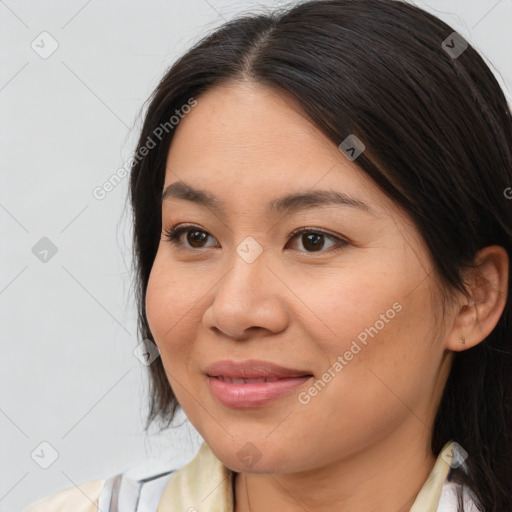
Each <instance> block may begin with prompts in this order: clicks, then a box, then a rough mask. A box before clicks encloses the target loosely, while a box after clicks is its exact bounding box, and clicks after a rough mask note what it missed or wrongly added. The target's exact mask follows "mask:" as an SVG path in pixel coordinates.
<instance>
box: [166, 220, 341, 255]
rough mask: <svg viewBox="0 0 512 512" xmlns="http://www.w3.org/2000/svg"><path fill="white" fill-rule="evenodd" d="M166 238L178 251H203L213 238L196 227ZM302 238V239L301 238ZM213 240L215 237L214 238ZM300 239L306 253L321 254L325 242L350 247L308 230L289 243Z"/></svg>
mask: <svg viewBox="0 0 512 512" xmlns="http://www.w3.org/2000/svg"><path fill="white" fill-rule="evenodd" d="M164 234H165V236H166V237H167V238H168V241H169V242H171V243H172V244H173V245H174V246H175V247H176V248H178V249H191V250H193V249H203V248H210V247H212V246H205V245H202V243H203V242H204V241H206V240H208V237H209V236H211V235H210V234H209V233H208V232H207V231H204V230H202V229H198V228H196V227H194V226H182V227H175V228H172V229H170V230H164ZM183 234H186V235H187V236H186V237H185V239H186V241H187V243H188V244H190V245H185V244H184V243H183V241H182V240H181V238H182V235H183ZM299 237H300V238H299ZM212 238H213V237H212ZM294 239H298V240H300V241H301V242H302V246H303V247H304V248H305V249H306V252H319V251H322V250H323V249H325V240H326V239H329V240H331V241H333V243H332V245H331V247H336V248H342V247H344V246H346V245H348V242H347V241H345V240H343V239H342V238H339V237H337V236H334V235H331V234H328V233H324V232H323V231H321V230H318V229H314V228H308V229H300V230H297V231H294V232H293V233H292V234H291V235H290V236H289V237H288V242H290V241H291V240H294Z"/></svg>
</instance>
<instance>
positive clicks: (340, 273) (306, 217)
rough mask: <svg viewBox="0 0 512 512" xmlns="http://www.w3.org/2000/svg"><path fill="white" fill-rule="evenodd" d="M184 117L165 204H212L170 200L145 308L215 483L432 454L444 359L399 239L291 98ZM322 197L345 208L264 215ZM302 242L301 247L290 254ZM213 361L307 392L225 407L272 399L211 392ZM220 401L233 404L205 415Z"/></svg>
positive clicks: (392, 217)
mask: <svg viewBox="0 0 512 512" xmlns="http://www.w3.org/2000/svg"><path fill="white" fill-rule="evenodd" d="M197 101H198V103H197V106H195V107H194V108H193V109H192V110H191V112H190V113H189V114H187V115H186V116H185V117H184V119H183V120H182V121H181V122H180V124H179V126H178V127H177V128H176V133H175V135H174V139H173V141H172V145H171V148H170V151H169V155H168V160H167V168H166V176H165V185H164V190H166V189H167V187H169V186H170V185H172V184H181V185H185V184H186V185H187V186H188V187H191V188H193V189H200V190H201V191H203V192H205V193H206V194H208V195H209V196H211V197H213V196H214V197H215V205H213V204H209V205H205V204H202V203H201V202H200V201H199V200H197V197H198V196H194V195H193V194H188V196H187V197H177V196H178V195H179V194H177V193H169V195H168V197H167V199H166V200H165V201H164V202H163V206H162V224H163V232H162V237H161V240H160V245H159V247H158V252H157V255H156V258H155V261H154V265H153V268H152V271H151V275H150V279H149V284H148V289H147V297H146V307H147V318H148V322H149V325H150V328H151V332H152V334H153V336H154V339H155V341H156V344H157V346H158V348H159V350H160V354H161V358H162V363H163V365H164V368H165V371H166V374H167V377H168V379H169V382H170V384H171V386H172V388H173V391H174V393H175V395H176V397H177V399H178V401H179V402H180V404H181V406H182V408H183V410H184V411H185V413H186V415H187V416H188V418H189V419H190V421H191V422H192V424H193V425H194V427H195V428H196V429H197V431H198V432H199V433H200V435H201V436H202V437H203V438H204V439H205V441H206V442H207V443H208V445H209V446H210V447H211V449H212V450H213V452H214V453H215V454H216V455H217V457H218V458H220V459H221V460H222V461H223V462H224V463H225V464H226V465H227V466H228V467H230V468H231V469H233V470H234V471H240V472H252V473H263V472H277V473H286V472H296V471H301V470H303V471H306V470H308V469H313V468H319V467H321V466H325V465H328V464H329V463H333V462H335V461H337V460H340V459H342V458H344V457H349V456H350V455H352V454H355V453H357V452H361V451H362V450H365V449H366V448H368V447H370V446H372V445H373V446H374V445H376V444H378V443H383V442H385V441H386V440H387V441H390V443H389V446H391V445H393V446H395V447H396V442H398V443H399V444H400V443H402V446H411V445H412V444H414V443H415V444H416V445H417V444H418V443H419V444H420V445H421V446H422V447H424V446H428V440H429V436H430V429H431V424H432V421H433V418H434V415H435V411H436V408H437V405H438V400H439V398H440V396H441V393H442V389H443V387H444V384H445V380H446V377H447V375H448V371H449V366H450V362H451V359H450V357H449V356H450V355H451V353H450V352H448V351H446V350H445V346H444V338H445V336H444V334H443V333H445V331H444V330H443V328H442V326H439V325H438V323H436V322H435V319H436V315H437V314H439V311H438V309H436V308H437V307H438V306H437V302H436V301H435V300H433V295H432V293H431V288H432V287H433V286H434V284H435V283H434V274H432V262H431V260H430V258H429V257H428V255H427V251H426V247H425V245H424V244H423V242H422V240H421V238H420V237H419V234H418V232H417V231H416V229H415V227H414V225H413V224H412V222H411V221H410V220H409V219H408V217H406V216H405V214H404V213H403V212H402V211H401V210H400V209H399V208H398V207H397V206H396V205H395V204H394V203H393V202H392V201H390V200H389V199H388V198H387V197H386V196H385V195H384V194H383V193H382V192H381V191H380V190H379V189H378V188H377V186H376V185H375V184H374V183H373V182H372V181H370V180H369V179H368V178H366V176H365V175H364V174H363V173H362V171H360V170H358V168H357V167H356V163H357V159H356V160H355V161H350V160H349V158H347V156H346V155H345V154H344V153H342V152H341V150H340V149H339V148H338V146H337V145H336V144H334V143H332V142H331V141H329V140H328V139H327V138H326V137H325V136H324V135H322V134H321V133H320V132H319V131H318V130H317V129H316V128H315V127H314V126H313V125H312V124H311V123H310V122H309V121H308V120H306V118H305V117H304V116H303V115H301V114H300V113H299V110H298V108H297V107H295V105H294V103H293V100H291V99H290V98H288V97H285V96H282V95H281V94H279V93H278V92H276V91H274V90H272V89H269V88H265V87H263V86H255V85H251V86H250V85H243V86H242V85H240V84H231V85H228V86H222V87H217V88H215V89H212V90H210V91H208V92H207V93H205V94H204V95H203V96H201V97H200V98H197ZM346 135H347V136H348V135H349V134H348V133H347V134H346ZM341 142H342V141H341V140H340V143H341ZM369 149H370V148H369V147H367V149H366V151H369ZM321 192H322V193H325V192H330V193H331V194H332V193H336V194H339V196H338V199H339V198H341V197H345V199H347V198H350V199H351V200H352V202H351V201H350V200H346V201H344V202H343V201H339V202H335V201H330V202H328V201H325V196H317V197H316V199H317V200H316V201H315V197H313V196H312V197H310V198H307V197H304V198H302V199H296V200H288V201H282V202H281V203H280V208H274V209H269V205H270V203H271V202H273V201H277V200H279V199H281V198H283V197H285V196H288V195H291V194H301V195H302V194H304V195H307V196H309V195H310V194H320V193H321ZM181 195H182V196H183V194H181ZM322 197H323V199H322ZM332 197H334V196H332ZM319 198H320V199H319ZM361 204H365V205H366V207H365V206H361ZM178 224H179V225H183V224H187V225H188V229H189V231H188V232H183V233H181V235H179V236H178V238H177V240H176V241H177V242H180V244H179V245H173V244H172V243H171V242H170V241H169V240H168V239H167V238H166V236H165V234H164V230H168V229H169V228H170V227H171V226H175V225H178ZM302 228H307V229H309V230H311V231H312V232H313V233H309V234H308V233H298V234H296V235H294V236H293V237H292V238H290V235H291V234H292V233H293V232H294V231H297V230H299V229H302ZM221 360H231V361H233V362H234V363H235V365H238V366H237V367H238V368H240V366H239V363H241V362H243V361H247V360H262V361H265V362H271V363H275V364H277V365H280V366H283V367H287V368H295V369H300V370H303V372H302V373H303V374H309V375H312V376H311V377H309V378H303V379H295V380H293V381H292V380H288V381H281V384H282V383H283V382H285V386H284V387H285V388H286V386H287V385H288V384H290V386H291V387H292V389H288V388H286V389H288V391H286V392H284V393H283V394H280V395H277V396H274V397H273V399H271V400H263V399H262V400H258V397H261V396H262V394H261V393H259V392H257V391H256V392H255V393H252V391H251V392H250V393H247V396H248V399H247V400H246V401H243V400H239V401H237V400H236V396H240V395H241V394H243V393H244V391H243V389H242V386H251V388H252V390H254V389H255V388H256V387H258V386H259V387H260V388H262V387H264V386H267V388H268V389H276V386H277V385H276V383H273V384H272V383H270V384H269V383H267V384H265V383H260V384H254V383H253V384H250V383H245V384H244V383H241V384H229V383H224V384H222V383H221V384H219V382H218V381H219V379H217V382H214V379H213V378H211V377H208V375H207V370H206V369H207V367H208V366H209V365H211V364H212V363H215V362H217V361H221ZM212 382H213V384H214V385H215V384H216V386H214V387H212V386H211V384H212ZM220 387H223V388H227V387H229V388H230V389H232V390H233V389H234V391H233V394H234V395H235V398H233V396H232V395H231V399H230V400H231V401H228V399H227V398H224V399H223V398H222V397H220V398H218V397H217V395H216V394H214V392H213V391H212V390H213V389H218V388H220ZM246 389H249V388H246ZM262 393H263V395H264V393H265V391H263V392H262ZM233 400H234V401H233ZM392 439H394V440H395V443H394V444H393V443H392V442H391V440H392ZM247 443H250V444H247ZM383 453H384V452H383ZM247 454H248V458H244V455H247ZM251 458H252V459H251ZM251 460H252V462H251ZM248 461H249V462H248ZM255 461H256V462H255Z"/></svg>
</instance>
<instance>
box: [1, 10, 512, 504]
mask: <svg viewBox="0 0 512 512" xmlns="http://www.w3.org/2000/svg"><path fill="white" fill-rule="evenodd" d="M284 3H285V2H277V1H274V2H272V1H271V0H268V1H266V2H258V3H256V2H248V1H246V2H238V1H231V2H230V1H227V0H187V1H178V0H170V1H169V0H168V1H163V0H158V1H155V0H153V1H152V2H143V1H142V0H138V1H133V0H132V1H129V2H127V1H124V2H122V1H119V0H117V1H114V0H109V1H102V2H101V1H99V0H89V1H86V0H72V1H66V2H64V1H45V2H36V1H27V0H26V1H23V0H7V1H5V2H4V1H0V23H1V27H0V34H1V35H0V38H1V44H0V55H1V63H2V64H1V66H0V144H1V146H0V169H1V174H0V176H1V178H0V179H1V182H0V222H1V235H2V240H1V243H0V247H1V249H0V255H1V267H0V268H1V274H0V312H1V318H0V325H1V336H2V337H1V342H2V348H1V359H0V432H1V436H0V453H1V455H0V461H1V464H0V512H6V511H15V510H23V509H24V507H26V506H27V505H28V504H29V503H32V502H33V501H34V500H36V499H39V498H40V497H42V496H46V495H48V494H51V493H53V492H56V491H57V490H60V489H63V488H66V487H69V486H73V484H78V483H81V482H84V481H86V480H91V479H97V478H107V477H109V476H111V475H113V474H115V473H117V472H119V471H122V470H124V469H126V468H127V467H128V466H131V465H132V464H137V463H139V462H140V461H142V460H143V459H146V458H148V457H163V458H164V460H174V459H176V460H179V461H183V463H184V462H186V461H188V460H190V459H191V458H192V457H193V456H194V455H195V453H196V452H197V449H198V448H199V446H200V444H201V442H202V439H201V437H200V436H199V435H198V434H197V432H196V431H195V429H194V428H193V427H192V426H191V425H190V424H189V423H188V422H185V424H184V426H183V427H181V428H179V429H176V430H175V431H169V432H166V433H165V434H160V435H149V436H147V435H145V434H144V433H143V430H142V421H143V419H144V418H145V413H146V393H147V377H146V367H145V366H143V365H142V364H141V363H140V362H139V361H138V360H137V359H136V358H135V356H134V355H133V350H134V349H135V347H136V346H137V344H138V341H137V339H136V335H135V333H136V324H135V319H136V313H135V308H134V301H133V296H132V290H131V279H132V276H131V275H130V268H131V226H130V221H131V218H130V214H129V209H128V208H126V209H125V198H126V194H127V182H128V180H127V179H124V180H123V182H122V183H121V184H119V185H118V186H117V187H116V188H115V189H114V190H113V191H111V192H110V193H109V194H107V196H106V197H105V198H104V199H103V200H101V201H100V200H97V199H95V198H94V197H93V195H92V190H93V189H94V187H97V186H101V185H102V184H103V183H104V182H105V181H106V180H107V179H108V178H109V177H110V176H111V175H112V174H113V173H114V172H115V171H116V170H117V169H119V168H120V167H121V166H122V165H123V163H124V162H125V161H126V160H127V159H128V158H129V157H130V156H131V151H132V149H133V148H134V144H135V140H136V136H137V133H138V130H139V129H140V126H141V119H140V118H139V117H138V114H139V111H140V109H141V107H142V105H143V102H144V101H145V100H146V98H147V97H148V96H149V94H150V93H151V91H152V89H153V88H154V87H155V86H156V84H157V82H158V80H159V79H160V77H161V76H162V74H163V73H164V71H165V70H166V69H167V67H168V66H169V65H170V64H171V63H172V62H173V61H174V60H175V59H176V58H177V57H178V56H179V55H180V54H181V53H182V52H183V51H185V49H186V48H188V47H189V46H190V45H192V44H193V43H194V42H195V41H196V40H197V39H198V38H199V37H201V36H203V35H205V34H206V33H207V32H208V31H209V30H210V29H212V28H214V27H216V26H218V25H219V24H221V23H223V22H224V20H227V19H230V18H232V17H233V16H235V15H236V14H237V13H239V12H241V11H244V10H245V9H247V8H251V9H253V10H254V9H257V8H258V6H262V5H269V6H272V5H274V6H278V5H283V4H284ZM415 3H416V4H417V5H419V6H421V7H423V8H426V9H427V10H429V11H430V12H432V13H434V14H436V15H437V16H439V17H440V18H442V19H443V20H445V21H446V22H448V23H449V24H450V25H451V26H452V27H453V28H454V29H455V30H457V31H458V32H460V33H461V34H462V35H463V37H465V38H466V39H467V40H468V41H470V42H471V43H472V44H473V45H474V46H476V48H477V49H479V50H480V52H481V54H482V55H483V56H484V57H485V59H486V61H487V62H488V63H489V64H490V65H491V69H492V70H493V71H494V73H495V74H496V76H497V78H498V80H499V82H500V84H501V85H502V87H503V89H504V91H505V93H506V94H507V96H508V97H509V98H510V97H511V93H510V91H512V87H511V84H512V59H510V49H511V48H512V32H511V31H510V25H511V22H512V0H500V1H497V0H485V1H483V0H472V1H469V0H430V1H424V2H420V1H417V2H415ZM43 31H47V32H48V33H49V34H51V36H52V38H54V39H55V40H56V41H57V42H58V45H59V46H58V48H57V50H56V51H55V52H54V53H53V54H52V55H50V56H49V57H48V58H46V59H43V58H41V57H40V56H39V54H38V53H36V52H35V51H34V50H33V49H32V47H31V44H32V41H34V40H35V43H34V44H38V45H39V48H40V50H39V51H47V50H48V49H49V48H51V46H50V43H51V41H50V40H49V39H45V40H44V48H43V43H42V42H41V37H47V36H41V37H39V34H41V32H43ZM447 36H448V34H447ZM509 101H510V100H509ZM43 237H47V238H49V239H50V240H51V241H52V243H53V244H54V245H55V246H56V248H57V253H56V254H55V255H54V256H53V257H51V258H50V257H49V256H48V261H47V262H42V261H40V259H38V258H37V257H36V255H34V253H33V252H32V248H33V246H34V245H35V244H36V243H37V242H38V241H39V240H40V239H41V238H43ZM179 418H181V419H183V416H181V415H180V416H179ZM150 434H151V433H150ZM44 441H46V442H48V443H50V444H51V445H52V446H53V447H54V448H55V450H56V451H57V452H58V458H57V460H56V461H55V462H54V463H53V464H52V465H51V466H50V467H49V468H48V469H42V468H41V467H40V466H39V465H38V464H37V463H36V462H35V460H34V459H36V460H39V461H43V462H44V460H46V461H49V460H50V459H49V458H48V457H50V456H51V450H49V449H48V448H45V446H44V445H43V447H40V443H42V442H44ZM34 450H36V453H37V454H39V459H38V457H37V456H36V455H34V459H33V458H32V457H31V454H32V453H33V452H34ZM43 454H44V455H43ZM45 458H46V459H45Z"/></svg>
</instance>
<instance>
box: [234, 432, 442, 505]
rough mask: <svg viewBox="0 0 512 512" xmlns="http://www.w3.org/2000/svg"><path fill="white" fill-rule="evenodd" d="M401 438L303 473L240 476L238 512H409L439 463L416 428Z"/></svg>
mask: <svg viewBox="0 0 512 512" xmlns="http://www.w3.org/2000/svg"><path fill="white" fill-rule="evenodd" d="M395 434H396V433H395ZM401 434H402V436H400V435H393V436H392V437H391V438H387V439H383V440H381V441H380V442H379V443H375V444H373V445H371V446H368V447H365V448H364V449H363V450H360V451H358V452H356V453H351V454H350V455H349V456H347V457H344V458H343V459H339V460H336V461H335V462H334V463H332V464H330V465H328V466H323V467H319V468H313V469H311V468H309V469H308V470H307V471H304V472H300V473H287V474H270V473H264V474H249V473H236V474H235V481H234V501H235V507H234V512H268V510H280V511H283V512H304V510H308V512H327V511H329V512H332V510H345V511H358V510H365V511H366V512H373V511H375V512H377V511H378V512H407V511H408V510H409V509H410V508H411V506H412V504H413V503H414V501H415V499H416V496H417V494H418V492H419V491H420V489H421V487H422V486H423V484H424V483H425V481H426V480H427V478H428V476H429V473H430V472H431V470H432V468H433V466H434V463H435V460H436V458H435V456H434V455H433V454H432V453H431V451H430V439H427V438H426V437H422V436H420V435H418V428H417V424H416V431H415V436H414V435H413V436H412V437H411V436H407V437H403V432H402V433H401Z"/></svg>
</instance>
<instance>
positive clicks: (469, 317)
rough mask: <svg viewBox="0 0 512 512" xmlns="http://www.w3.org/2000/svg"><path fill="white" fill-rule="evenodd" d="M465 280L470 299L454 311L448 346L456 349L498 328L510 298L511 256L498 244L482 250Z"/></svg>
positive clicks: (471, 344) (470, 345)
mask: <svg viewBox="0 0 512 512" xmlns="http://www.w3.org/2000/svg"><path fill="white" fill-rule="evenodd" d="M474 263H475V268H471V269H469V270H468V271H467V272H466V274H467V277H466V279H465V282H466V283H467V288H468V291H469V293H470V295H471V296H470V298H469V300H468V298H467V297H465V298H464V301H465V302H461V304H460V306H459V309H458V311H456V313H455V317H454V323H453V327H452V330H451V332H450V333H449V334H448V337H447V339H446V348H447V349H449V350H453V351H455V352H458V351H461V350H466V349H468V348H472V347H474V346H475V345H478V344H479V343H480V342H482V341H483V340H484V339H485V338H486V337H487V336H489V334H490V333H491V332H492V330H493V329H494V328H495V327H496V325H497V323H498V321H499V319H500V317H501V315H502V313H503V310H504V309H505V304H506V302H507V298H508V280H509V258H508V254H507V251H506V250H505V249H504V248H503V247H501V246H499V245H490V246H488V247H485V248H483V249H481V250H480V251H479V252H478V253H477V255H476V257H475V260H474Z"/></svg>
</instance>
